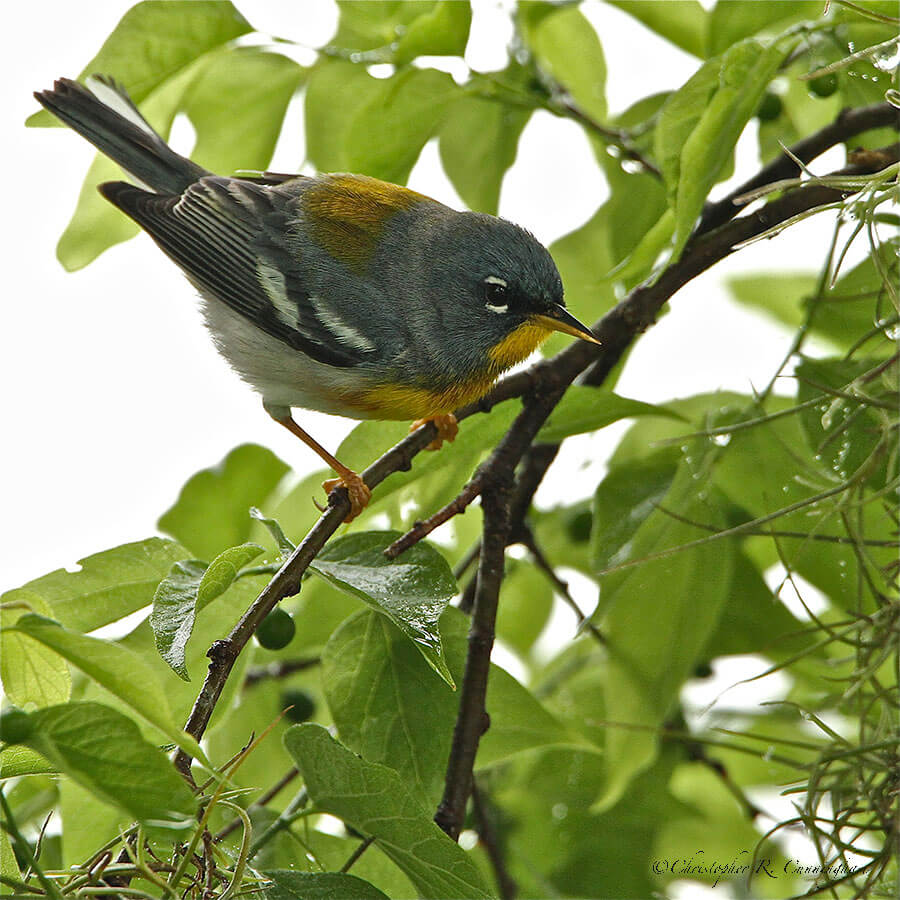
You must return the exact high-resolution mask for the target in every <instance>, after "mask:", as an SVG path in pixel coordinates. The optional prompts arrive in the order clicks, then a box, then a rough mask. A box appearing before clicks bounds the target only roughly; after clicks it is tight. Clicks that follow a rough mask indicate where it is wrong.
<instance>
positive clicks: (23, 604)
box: [0, 588, 72, 709]
mask: <svg viewBox="0 0 900 900" xmlns="http://www.w3.org/2000/svg"><path fill="white" fill-rule="evenodd" d="M4 604H7V605H5V606H4V607H3V608H2V609H0V629H2V630H0V678H2V680H3V691H4V693H5V694H6V696H7V698H8V699H9V700H10V701H11V702H12V703H14V704H15V705H16V706H19V707H21V708H22V709H28V708H30V707H31V706H32V705H33V706H37V707H41V706H53V705H55V704H57V703H65V702H66V700H68V699H69V693H70V692H71V690H72V678H71V676H70V675H69V667H68V666H67V665H66V661H65V660H64V659H61V658H60V657H59V656H58V655H57V654H56V653H54V652H53V651H52V650H48V649H47V648H46V647H44V646H43V645H41V644H39V643H38V642H37V641H34V640H32V639H31V638H29V637H26V636H25V635H24V634H19V633H18V632H16V631H9V630H7V629H8V628H9V627H10V626H12V625H15V623H16V622H17V621H18V620H19V619H20V618H21V617H22V616H23V615H26V614H27V613H29V612H32V613H37V614H39V615H42V616H49V615H51V611H50V606H49V604H48V603H47V602H46V601H45V600H44V599H43V597H41V595H40V594H36V593H35V592H34V591H29V590H27V589H25V588H19V589H18V590H13V591H8V592H7V593H6V594H5V595H4ZM8 604H15V606H10V605H8Z"/></svg>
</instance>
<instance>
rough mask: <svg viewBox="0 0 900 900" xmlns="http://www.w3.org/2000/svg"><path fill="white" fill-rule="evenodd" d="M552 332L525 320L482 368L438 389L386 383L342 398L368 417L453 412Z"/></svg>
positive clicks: (495, 348) (490, 353)
mask: <svg viewBox="0 0 900 900" xmlns="http://www.w3.org/2000/svg"><path fill="white" fill-rule="evenodd" d="M551 333H552V332H551V330H550V329H548V328H544V327H542V326H540V325H534V324H531V323H528V322H526V323H525V324H524V325H520V326H519V327H518V328H517V329H516V330H515V331H513V332H511V333H510V334H508V335H507V336H506V337H505V338H503V340H501V341H500V342H499V343H498V344H495V345H494V346H493V347H492V348H491V349H490V350H489V351H488V354H487V357H486V359H485V367H484V369H483V370H482V371H480V372H477V373H475V374H472V373H471V372H470V373H468V374H466V375H464V376H460V379H459V381H457V382H454V383H453V384H450V385H446V386H444V387H441V388H439V389H433V388H426V387H419V386H413V385H400V384H385V385H380V386H378V387H375V388H369V389H367V390H365V391H361V392H359V393H355V394H354V395H353V396H352V397H350V396H344V397H342V401H343V402H344V403H345V404H346V405H347V406H348V407H351V408H353V409H355V410H356V411H357V412H358V414H359V415H360V417H362V418H367V419H420V418H424V417H425V416H430V415H433V414H436V413H448V412H453V411H454V410H456V409H459V408H460V407H462V406H466V405H467V404H469V403H474V402H475V401H476V400H478V399H479V398H480V397H483V396H484V395H485V394H486V393H487V392H488V391H489V390H490V389H491V386H492V385H493V384H494V382H495V381H496V380H497V378H498V377H499V376H500V375H501V374H502V373H503V372H504V371H505V370H506V369H508V368H510V366H514V365H515V364H516V363H519V362H521V361H522V360H523V359H527V358H528V357H529V356H530V355H531V354H532V353H533V352H534V351H535V350H536V349H537V347H539V346H540V344H541V343H542V342H543V341H544V340H546V338H547V337H548V336H549V335H550V334H551Z"/></svg>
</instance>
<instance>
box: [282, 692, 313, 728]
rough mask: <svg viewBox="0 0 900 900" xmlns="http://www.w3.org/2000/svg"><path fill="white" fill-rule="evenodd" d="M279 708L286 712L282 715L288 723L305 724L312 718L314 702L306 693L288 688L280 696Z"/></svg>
mask: <svg viewBox="0 0 900 900" xmlns="http://www.w3.org/2000/svg"><path fill="white" fill-rule="evenodd" d="M287 707H291V708H290V709H287ZM281 708H282V709H284V710H286V712H285V714H284V715H285V718H287V719H288V720H289V721H291V722H305V721H307V719H311V718H312V717H313V714H314V713H315V711H316V701H315V700H314V699H313V698H312V697H311V696H310V695H309V694H308V693H307V692H306V691H303V690H300V689H299V688H289V689H288V690H286V691H285V692H284V693H283V694H282V695H281Z"/></svg>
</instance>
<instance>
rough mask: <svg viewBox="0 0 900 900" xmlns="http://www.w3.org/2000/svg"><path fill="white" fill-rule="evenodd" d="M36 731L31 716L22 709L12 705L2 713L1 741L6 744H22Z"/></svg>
mask: <svg viewBox="0 0 900 900" xmlns="http://www.w3.org/2000/svg"><path fill="white" fill-rule="evenodd" d="M32 731H34V722H32V721H31V716H29V715H28V713H27V712H25V711H24V710H21V709H16V708H15V707H12V708H11V709H7V710H6V711H5V712H4V713H3V714H2V715H0V741H3V742H4V743H5V744H21V743H22V741H27V740H28V738H29V736H30V735H31V732H32Z"/></svg>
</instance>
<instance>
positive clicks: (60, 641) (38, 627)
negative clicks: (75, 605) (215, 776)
mask: <svg viewBox="0 0 900 900" xmlns="http://www.w3.org/2000/svg"><path fill="white" fill-rule="evenodd" d="M12 628H13V629H15V630H16V631H17V632H20V633H21V634H25V635H28V636H29V637H31V638H34V640H36V641H39V642H40V643H41V644H43V645H44V646H45V647H49V648H50V649H51V650H53V651H54V652H56V653H58V654H59V655H60V656H61V657H63V659H67V660H68V661H69V662H70V663H72V665H74V666H76V667H77V668H79V669H81V671H82V672H84V674H85V675H87V676H88V677H89V678H91V679H93V680H94V681H96V682H97V684H99V685H102V686H103V687H104V688H106V690H108V691H109V692H110V693H111V694H114V695H115V696H116V697H118V698H119V699H120V700H122V701H123V702H124V703H125V704H127V706H129V707H130V708H131V709H133V710H134V711H135V712H136V713H138V715H140V716H143V718H145V719H146V720H147V721H148V722H149V723H150V724H151V725H155V726H156V727H157V728H158V729H159V730H160V731H161V732H162V733H163V734H164V735H165V736H166V737H167V738H168V739H169V740H170V741H173V742H174V743H175V744H177V745H178V746H179V747H182V748H183V749H184V750H186V751H187V752H188V753H190V754H191V755H192V756H195V757H196V758H198V759H201V760H204V759H205V755H204V754H203V752H202V751H201V750H200V747H199V745H198V744H197V742H196V741H195V740H194V739H193V738H192V737H190V735H187V734H185V732H183V731H182V730H181V729H180V728H179V727H178V726H176V725H175V723H174V721H173V719H172V713H171V710H170V709H169V702H168V699H167V697H166V692H165V691H164V690H163V687H162V685H161V684H160V681H159V679H158V678H157V676H156V672H155V671H154V670H153V668H152V667H151V666H150V664H149V663H148V662H147V661H146V660H145V659H143V658H142V657H141V656H139V655H138V654H136V653H133V652H132V651H131V650H129V649H127V648H126V647H124V646H122V645H121V644H115V643H112V642H110V641H103V640H100V639H99V638H93V637H88V636H87V635H84V634H76V633H75V632H72V631H67V630H66V629H65V628H63V627H62V626H61V625H60V624H59V623H57V622H54V621H52V620H50V619H45V618H43V617H42V616H36V615H33V614H28V615H25V616H22V618H21V619H19V620H18V622H16V623H15V625H13V626H12ZM54 708H55V707H54ZM41 752H43V751H41Z"/></svg>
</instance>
